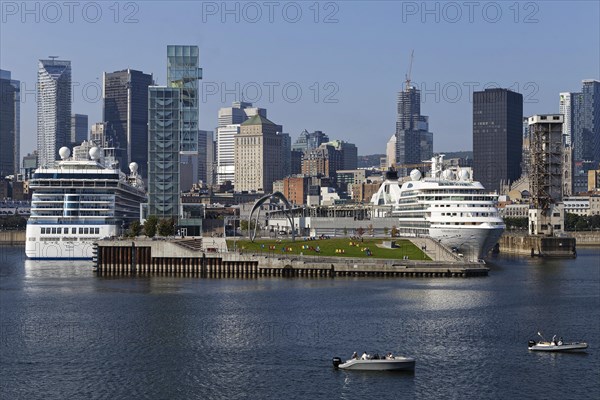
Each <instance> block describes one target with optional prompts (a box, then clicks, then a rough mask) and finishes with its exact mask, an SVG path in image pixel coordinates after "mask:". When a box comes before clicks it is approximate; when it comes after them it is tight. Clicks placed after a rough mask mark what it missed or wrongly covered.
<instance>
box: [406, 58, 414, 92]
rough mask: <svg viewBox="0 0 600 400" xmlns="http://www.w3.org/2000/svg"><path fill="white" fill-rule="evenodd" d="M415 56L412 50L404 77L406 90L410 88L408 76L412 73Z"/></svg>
mask: <svg viewBox="0 0 600 400" xmlns="http://www.w3.org/2000/svg"><path fill="white" fill-rule="evenodd" d="M414 56H415V51H414V49H413V50H412V51H411V52H410V63H409V64H408V73H407V74H406V75H405V76H404V77H405V79H406V90H408V88H410V74H411V72H412V65H413V59H414Z"/></svg>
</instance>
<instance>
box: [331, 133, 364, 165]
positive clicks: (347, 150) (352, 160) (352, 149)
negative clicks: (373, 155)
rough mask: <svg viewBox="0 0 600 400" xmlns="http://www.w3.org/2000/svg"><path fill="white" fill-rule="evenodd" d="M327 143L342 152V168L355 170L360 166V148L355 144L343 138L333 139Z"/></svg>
mask: <svg viewBox="0 0 600 400" xmlns="http://www.w3.org/2000/svg"><path fill="white" fill-rule="evenodd" d="M327 144H330V145H332V146H333V147H334V148H335V149H336V150H338V151H340V152H341V153H342V165H341V169H344V170H354V169H356V168H358V149H357V148H356V145H355V144H353V143H348V142H344V141H343V140H332V141H331V142H328V143H327Z"/></svg>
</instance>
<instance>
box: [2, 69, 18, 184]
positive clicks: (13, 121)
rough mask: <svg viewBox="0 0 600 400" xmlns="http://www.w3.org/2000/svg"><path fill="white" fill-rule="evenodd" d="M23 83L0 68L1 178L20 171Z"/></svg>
mask: <svg viewBox="0 0 600 400" xmlns="http://www.w3.org/2000/svg"><path fill="white" fill-rule="evenodd" d="M20 94H21V84H20V82H19V81H17V80H13V79H11V73H10V71H5V70H0V143H1V144H2V145H1V146H0V179H3V178H4V177H6V176H9V175H13V176H14V177H15V179H16V177H17V175H18V173H19V164H20V162H21V160H20V150H19V147H20V139H21V96H20Z"/></svg>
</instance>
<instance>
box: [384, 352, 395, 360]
mask: <svg viewBox="0 0 600 400" xmlns="http://www.w3.org/2000/svg"><path fill="white" fill-rule="evenodd" d="M385 358H386V359H387V360H393V359H394V356H393V355H392V352H389V353H387V354H386V356H385Z"/></svg>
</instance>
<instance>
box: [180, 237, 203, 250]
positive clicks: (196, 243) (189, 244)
mask: <svg viewBox="0 0 600 400" xmlns="http://www.w3.org/2000/svg"><path fill="white" fill-rule="evenodd" d="M174 243H175V244H176V245H177V246H180V247H183V248H184V249H187V250H192V251H202V238H195V239H181V240H177V241H175V242H174Z"/></svg>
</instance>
